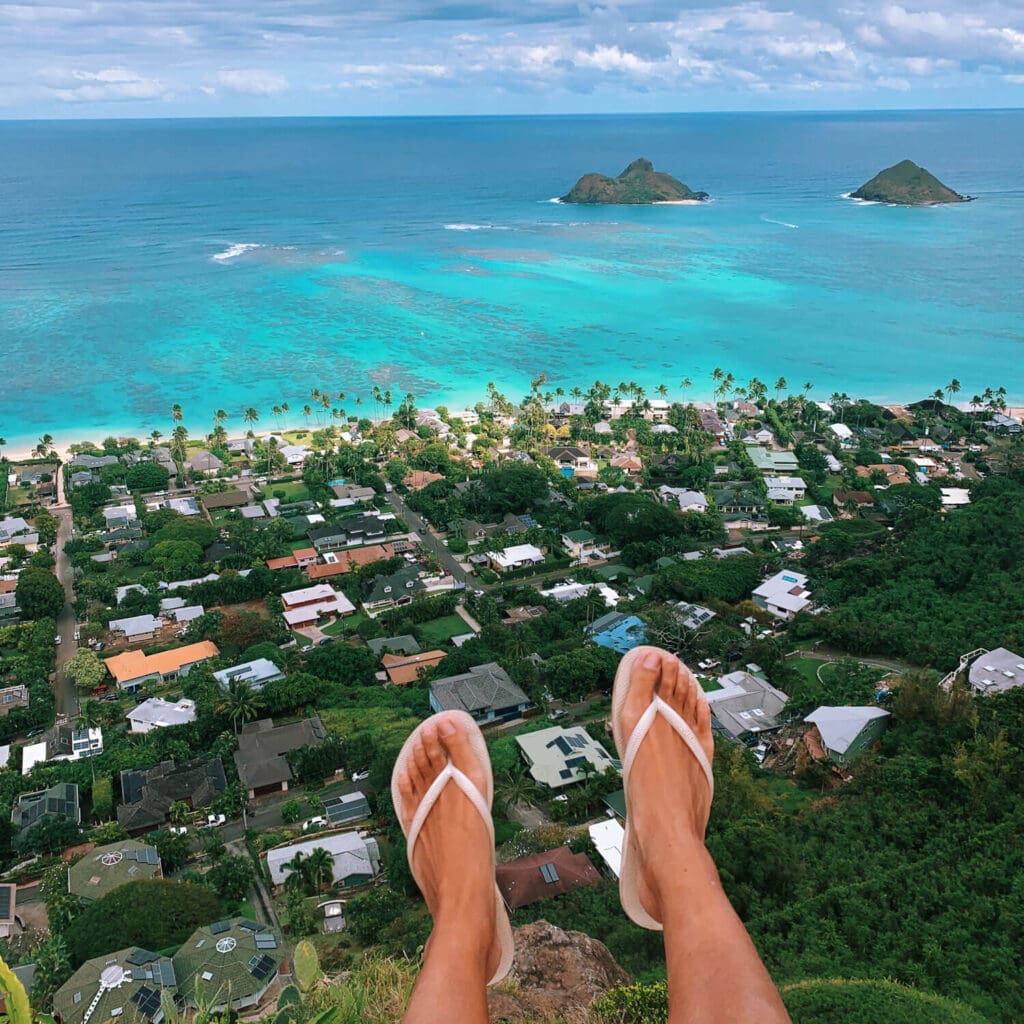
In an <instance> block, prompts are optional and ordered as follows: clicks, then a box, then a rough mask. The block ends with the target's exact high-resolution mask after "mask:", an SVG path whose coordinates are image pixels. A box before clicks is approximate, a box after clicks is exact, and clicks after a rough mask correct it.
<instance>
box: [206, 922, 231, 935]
mask: <svg viewBox="0 0 1024 1024" xmlns="http://www.w3.org/2000/svg"><path fill="white" fill-rule="evenodd" d="M230 930H231V922H230V921H215V922H214V923H213V924H211V925H210V931H211V932H213V934H214V935H220V933H221V932H227V931H230Z"/></svg>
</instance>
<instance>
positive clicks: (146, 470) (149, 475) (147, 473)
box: [124, 462, 171, 491]
mask: <svg viewBox="0 0 1024 1024" xmlns="http://www.w3.org/2000/svg"><path fill="white" fill-rule="evenodd" d="M170 478H171V475H170V473H168V472H167V470H166V469H165V468H164V467H163V466H159V465H157V464H156V463H155V462H140V463H138V465H135V466H132V467H131V468H130V469H129V470H128V471H127V472H126V473H125V475H124V482H125V486H126V487H127V488H128V490H130V491H161V490H163V489H164V488H166V487H167V483H168V481H169V480H170Z"/></svg>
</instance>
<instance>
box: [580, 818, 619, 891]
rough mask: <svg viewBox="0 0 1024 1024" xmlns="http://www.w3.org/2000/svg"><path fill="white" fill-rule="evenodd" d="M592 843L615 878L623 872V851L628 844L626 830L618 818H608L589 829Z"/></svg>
mask: <svg viewBox="0 0 1024 1024" xmlns="http://www.w3.org/2000/svg"><path fill="white" fill-rule="evenodd" d="M587 831H588V832H589V833H590V841H591V842H592V843H593V844H594V849H595V850H597V853H598V856H599V857H600V858H601V860H603V861H604V863H605V866H606V867H607V868H608V870H609V871H610V872H611V874H612V877H613V878H618V877H619V874H620V872H621V870H622V851H623V849H624V847H625V842H626V830H625V829H624V828H623V827H622V824H621V822H619V821H618V820H617V819H616V818H614V817H613V818H606V819H605V820H604V821H598V822H595V823H594V824H593V825H589V826H588V827H587Z"/></svg>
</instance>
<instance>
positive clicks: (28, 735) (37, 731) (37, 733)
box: [25, 729, 43, 740]
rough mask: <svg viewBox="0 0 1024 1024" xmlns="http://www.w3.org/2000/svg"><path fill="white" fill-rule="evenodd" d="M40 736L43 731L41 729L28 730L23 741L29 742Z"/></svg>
mask: <svg viewBox="0 0 1024 1024" xmlns="http://www.w3.org/2000/svg"><path fill="white" fill-rule="evenodd" d="M42 735H43V730H42V729H29V731H28V732H27V733H25V739H27V740H30V739H32V737H33V736H42Z"/></svg>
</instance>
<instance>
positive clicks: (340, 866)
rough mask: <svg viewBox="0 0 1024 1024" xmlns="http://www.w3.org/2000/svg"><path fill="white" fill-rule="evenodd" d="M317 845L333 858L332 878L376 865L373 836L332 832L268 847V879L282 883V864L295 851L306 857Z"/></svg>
mask: <svg viewBox="0 0 1024 1024" xmlns="http://www.w3.org/2000/svg"><path fill="white" fill-rule="evenodd" d="M318 848H319V849H321V850H326V851H327V852H328V853H329V854H330V855H331V859H332V860H333V862H334V869H333V873H332V881H334V882H343V881H344V880H345V879H346V878H351V877H352V876H353V875H375V874H376V873H377V870H378V868H379V867H380V853H379V852H378V850H377V844H376V842H375V841H374V840H373V839H364V838H363V837H362V836H361V835H360V834H359V833H358V832H334V833H331V834H328V835H322V836H313V837H311V838H310V839H305V840H303V841H302V842H300V843H290V844H289V845H288V846H278V847H276V848H275V849H273V850H268V851H267V870H268V871H269V872H270V880H271V882H273V883H274V885H283V884H284V881H285V879H286V878H287V877H288V874H289V872H288V871H287V870H285V867H284V866H285V864H287V863H288V861H290V860H291V859H292V858H293V857H294V856H295V854H297V853H302V854H304V855H305V856H307V857H308V856H309V854H311V853H312V852H313V851H314V850H316V849H318Z"/></svg>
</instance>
